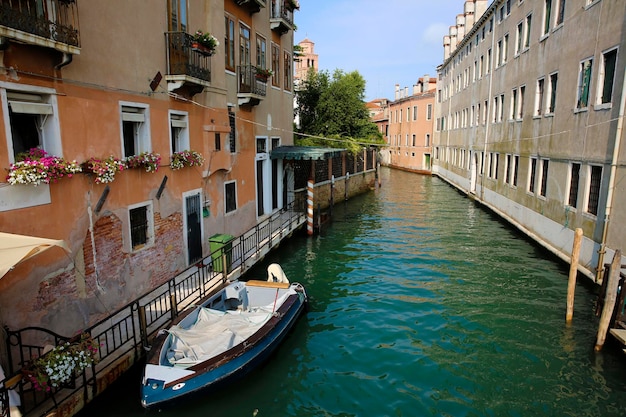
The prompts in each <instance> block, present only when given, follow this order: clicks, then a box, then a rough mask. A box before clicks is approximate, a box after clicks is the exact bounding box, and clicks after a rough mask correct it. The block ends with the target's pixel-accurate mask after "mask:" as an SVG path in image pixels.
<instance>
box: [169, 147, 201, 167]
mask: <svg viewBox="0 0 626 417" xmlns="http://www.w3.org/2000/svg"><path fill="white" fill-rule="evenodd" d="M202 164H204V157H203V156H202V155H201V154H200V153H198V152H196V151H180V152H174V153H173V154H172V157H171V158H170V168H172V169H173V170H179V169H181V168H184V167H193V166H202Z"/></svg>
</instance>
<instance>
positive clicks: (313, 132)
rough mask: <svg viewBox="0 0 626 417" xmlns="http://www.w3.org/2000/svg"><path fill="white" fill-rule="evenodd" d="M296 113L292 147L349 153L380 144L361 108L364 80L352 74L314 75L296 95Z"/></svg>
mask: <svg viewBox="0 0 626 417" xmlns="http://www.w3.org/2000/svg"><path fill="white" fill-rule="evenodd" d="M296 97H297V103H298V107H297V109H296V113H297V115H298V117H299V121H300V126H299V129H298V133H301V134H303V135H298V136H297V137H296V141H295V143H296V144H298V145H304V146H307V145H309V146H329V147H338V148H346V149H350V150H352V151H356V150H358V149H359V148H360V147H361V146H366V145H368V144H383V143H384V142H383V139H382V135H381V133H380V132H379V131H378V128H377V127H376V124H374V123H373V122H372V121H370V118H369V113H368V111H367V107H366V106H365V102H364V97H365V80H364V79H363V77H362V76H361V74H359V73H358V71H353V72H350V73H344V72H343V71H341V70H335V72H334V73H333V74H332V77H331V76H330V74H329V73H328V72H326V71H321V72H319V73H315V72H314V71H309V73H308V76H307V79H306V80H305V81H304V82H303V83H302V85H301V86H300V88H298V90H297V91H296Z"/></svg>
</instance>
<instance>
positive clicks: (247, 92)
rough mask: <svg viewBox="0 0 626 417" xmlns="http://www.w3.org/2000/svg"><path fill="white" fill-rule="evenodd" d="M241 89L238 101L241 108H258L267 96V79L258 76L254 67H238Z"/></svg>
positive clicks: (239, 88) (238, 91)
mask: <svg viewBox="0 0 626 417" xmlns="http://www.w3.org/2000/svg"><path fill="white" fill-rule="evenodd" d="M237 75H238V79H239V87H238V89H237V101H238V103H239V105H240V106H256V105H257V104H259V103H260V102H261V100H263V99H264V98H265V96H266V95H267V78H264V77H261V76H260V74H257V69H256V67H255V66H254V65H240V66H239V67H237Z"/></svg>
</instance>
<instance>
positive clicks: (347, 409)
mask: <svg viewBox="0 0 626 417" xmlns="http://www.w3.org/2000/svg"><path fill="white" fill-rule="evenodd" d="M381 177H382V188H381V189H377V190H376V191H373V192H370V193H368V194H366V195H364V196H361V197H358V198H355V199H352V200H350V201H349V202H347V203H343V202H342V203H340V204H337V205H336V206H335V210H334V213H333V215H334V216H333V222H332V225H331V226H330V227H329V228H328V229H326V230H325V231H324V232H323V233H322V234H321V235H320V236H315V237H312V238H306V237H296V238H293V239H291V240H290V241H288V242H287V243H284V244H283V245H281V247H280V248H279V249H278V250H277V251H276V253H274V254H272V256H270V257H268V258H267V259H266V260H265V261H264V262H263V265H259V267H257V268H255V270H253V271H251V272H250V275H249V277H252V276H253V275H256V276H263V275H264V272H263V271H264V267H265V266H266V265H267V264H269V263H271V262H279V263H281V264H282V266H283V268H284V270H285V272H286V273H287V275H288V277H289V278H290V279H291V280H292V281H299V282H301V283H303V284H304V285H305V286H306V287H307V291H308V294H309V297H310V311H309V312H308V314H307V315H306V316H305V317H303V319H301V320H300V321H299V322H298V325H297V328H296V329H295V330H294V331H293V332H292V333H291V334H290V335H289V337H288V338H287V340H286V341H285V343H284V344H283V345H282V346H281V347H280V349H279V350H278V352H277V353H276V354H275V355H274V356H273V357H272V359H271V361H270V362H269V363H267V364H266V365H264V366H263V367H261V368H260V369H258V370H256V371H255V372H253V373H252V374H250V375H248V376H247V377H246V378H245V379H243V380H242V381H241V382H240V383H239V384H238V385H237V386H232V387H230V388H227V389H224V390H222V391H219V392H217V393H214V394H211V395H207V396H205V397H203V398H198V399H194V400H193V401H191V402H189V404H185V405H184V406H181V407H178V408H176V409H173V410H165V411H162V412H147V411H144V410H142V409H141V407H140V405H139V379H140V373H138V372H137V371H134V372H131V373H130V374H129V375H127V376H126V377H124V379H123V380H122V381H121V382H120V383H118V384H116V385H115V386H114V387H113V388H112V389H110V390H109V392H107V393H105V394H103V395H102V396H101V397H100V398H99V399H97V400H96V401H95V402H94V403H92V404H91V405H90V406H89V407H88V408H87V409H86V410H84V413H83V414H84V415H85V416H87V415H89V416H104V415H116V416H139V415H159V416H164V417H166V416H167V417H170V416H229V417H230V416H253V415H254V414H255V413H256V415H257V417H276V416H342V417H344V416H345V417H347V416H603V417H604V416H620V417H623V416H625V415H626V356H624V355H623V354H622V353H621V351H620V350H619V349H618V346H616V345H615V344H608V345H607V346H606V347H605V349H604V350H603V351H602V352H601V353H599V354H596V353H594V352H593V345H594V342H595V336H596V331H597V319H596V318H595V316H594V314H593V310H594V301H595V293H594V290H595V289H594V288H593V287H592V286H590V285H586V284H584V283H579V285H578V287H577V290H576V304H575V311H574V321H573V324H572V325H571V326H566V325H565V320H564V317H565V299H566V290H567V274H568V271H567V266H564V265H562V264H560V263H558V262H557V261H556V260H555V259H553V258H552V257H551V256H549V255H548V254H547V253H546V252H545V251H543V250H542V249H540V248H538V247H537V246H535V245H533V244H531V243H529V242H528V241H527V240H525V239H524V238H523V237H522V236H521V235H519V234H518V233H516V232H515V231H514V230H513V229H511V228H510V227H508V226H507V225H506V224H504V223H502V222H500V221H499V220H498V219H497V218H496V217H494V216H493V215H492V214H491V213H489V212H487V211H485V210H483V209H482V208H480V207H479V206H477V205H476V204H474V203H473V202H472V201H470V200H469V199H467V198H465V197H464V196H462V195H460V194H459V193H457V192H456V191H455V190H454V189H453V188H451V187H450V186H448V185H447V184H445V183H444V182H442V181H440V180H438V179H436V178H431V177H423V176H417V175H414V174H409V173H404V172H401V171H389V170H383V171H382V175H381Z"/></svg>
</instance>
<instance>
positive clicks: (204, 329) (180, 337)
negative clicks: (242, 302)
mask: <svg viewBox="0 0 626 417" xmlns="http://www.w3.org/2000/svg"><path fill="white" fill-rule="evenodd" d="M291 293H292V291H287V292H286V293H285V294H284V295H283V296H281V297H280V298H278V299H277V300H276V305H275V306H274V303H272V304H271V305H268V306H263V307H256V308H253V309H250V310H249V311H241V310H233V311H227V312H223V311H219V310H212V309H209V308H202V307H200V311H199V312H198V319H197V320H196V322H195V323H194V324H193V326H191V327H190V328H188V329H184V328H181V327H179V326H172V327H171V328H170V329H169V330H168V331H169V333H170V335H171V336H170V337H171V338H172V340H171V343H170V348H169V350H168V352H167V354H166V355H167V359H168V361H169V363H170V364H172V365H175V366H179V367H188V366H192V365H194V364H196V363H198V362H202V361H205V360H208V359H210V358H212V357H214V356H216V355H218V354H220V353H222V352H224V351H226V350H228V349H230V348H232V347H234V346H236V345H238V344H240V343H242V342H243V341H244V340H246V339H248V338H249V337H250V336H252V335H253V334H254V333H255V332H256V331H257V330H259V329H260V328H261V327H262V326H263V325H264V324H265V323H266V322H267V321H268V320H269V319H270V318H271V317H272V314H273V311H274V309H278V307H279V306H281V305H282V304H283V302H284V301H285V300H286V299H287V297H288V296H289V295H290V294H291Z"/></svg>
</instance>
